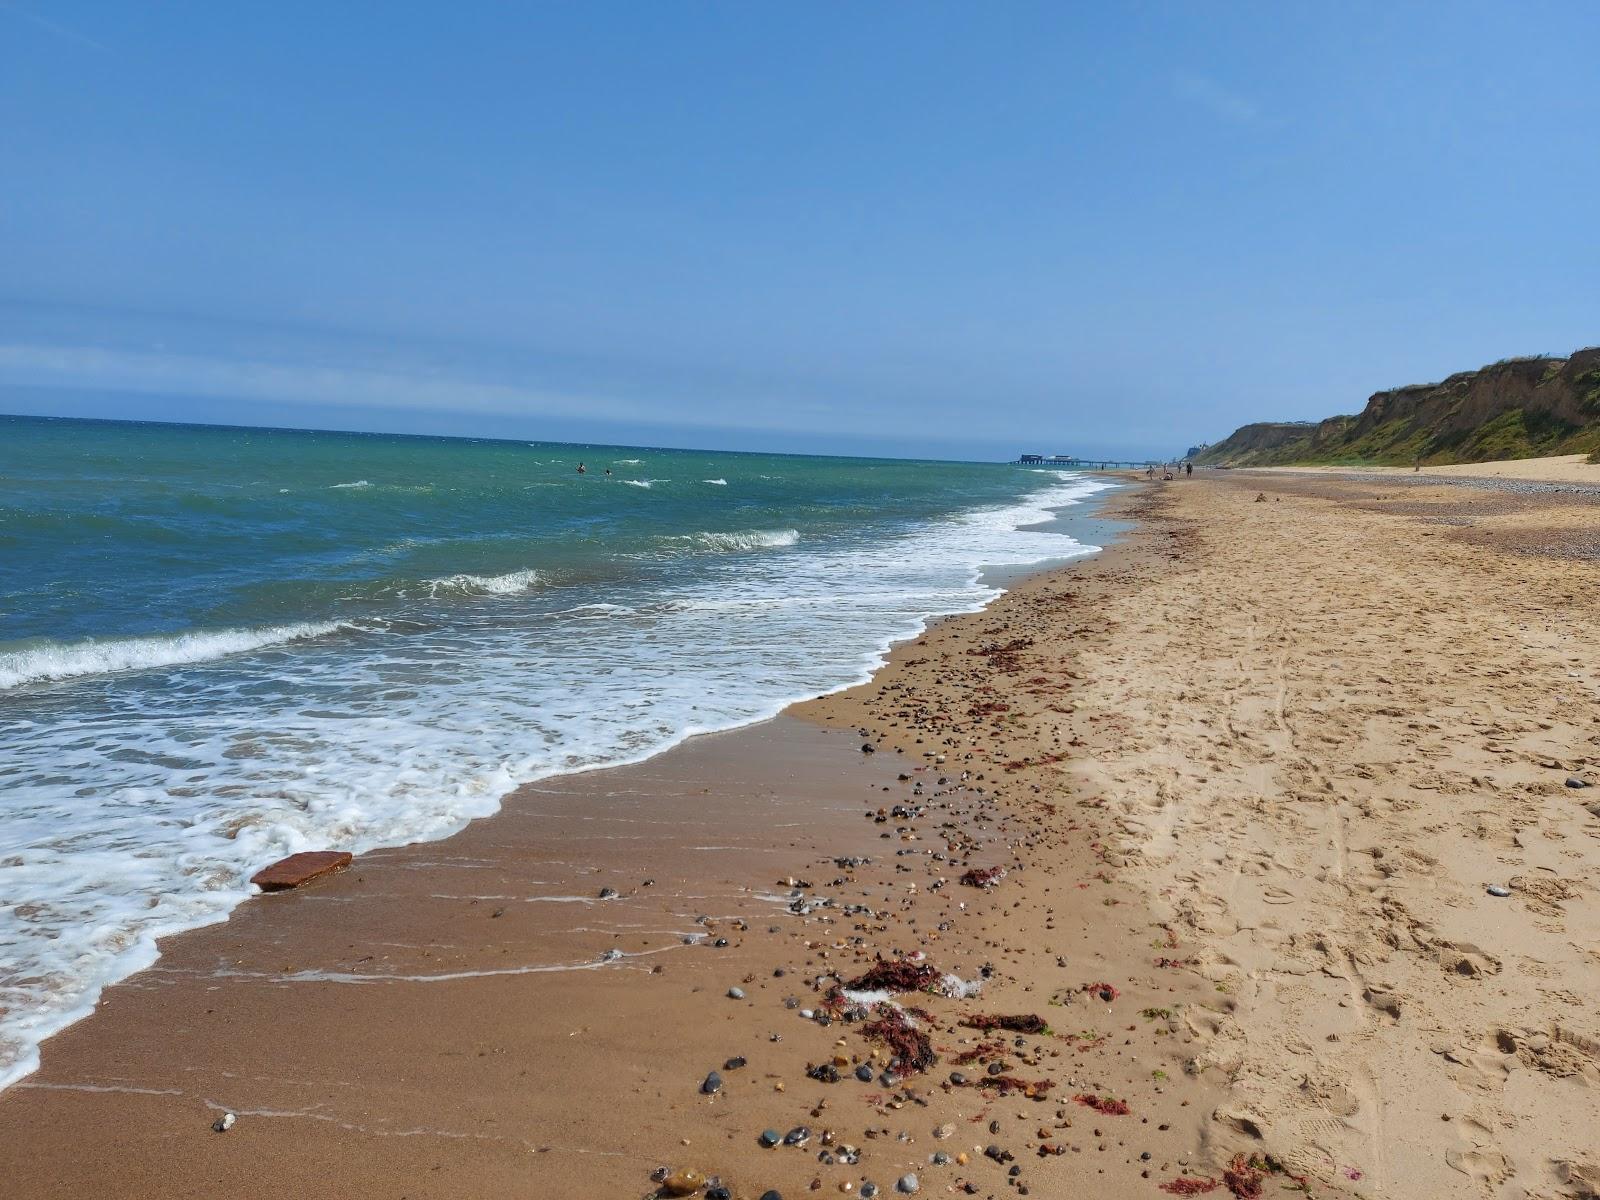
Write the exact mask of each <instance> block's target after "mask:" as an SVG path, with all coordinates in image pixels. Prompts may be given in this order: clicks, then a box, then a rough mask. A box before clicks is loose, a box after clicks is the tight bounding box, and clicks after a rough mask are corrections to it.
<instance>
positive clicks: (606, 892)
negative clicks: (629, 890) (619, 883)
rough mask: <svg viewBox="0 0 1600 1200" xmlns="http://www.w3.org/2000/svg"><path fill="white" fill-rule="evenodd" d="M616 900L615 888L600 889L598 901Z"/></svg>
mask: <svg viewBox="0 0 1600 1200" xmlns="http://www.w3.org/2000/svg"><path fill="white" fill-rule="evenodd" d="M616 898H617V889H616V888H613V887H603V888H601V889H600V899H602V900H615V899H616Z"/></svg>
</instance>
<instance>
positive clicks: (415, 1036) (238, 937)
mask: <svg viewBox="0 0 1600 1200" xmlns="http://www.w3.org/2000/svg"><path fill="white" fill-rule="evenodd" d="M1108 511H1109V512H1110V513H1111V514H1112V515H1118V516H1122V517H1126V518H1128V519H1131V520H1132V521H1134V522H1135V525H1134V528H1133V530H1132V532H1131V533H1130V534H1129V535H1128V536H1127V538H1126V539H1125V540H1124V541H1123V542H1122V543H1120V544H1119V545H1117V546H1115V547H1114V548H1112V549H1111V550H1109V551H1108V552H1107V553H1105V554H1103V555H1100V556H1098V557H1096V558H1094V559H1092V560H1088V561H1085V562H1081V563H1078V564H1075V565H1072V566H1069V567H1066V568H1062V569H1060V570H1055V571H1050V572H1045V573H1043V574H1039V575H1036V576H1033V577H1031V578H1029V579H1027V580H1026V581H1024V582H1022V583H1020V584H1019V585H1018V586H1016V587H1015V588H1014V589H1013V590H1012V591H1010V592H1009V593H1007V595H1005V596H1004V597H1002V598H1001V599H1000V600H998V601H997V602H995V603H994V604H993V605H992V606H991V607H990V608H989V609H988V610H986V611H985V612H982V613H978V614H974V615H971V616H964V617H957V618H952V619H949V620H946V621H943V622H941V623H939V624H938V625H936V626H935V627H933V628H932V629H931V630H930V631H929V632H928V634H927V635H926V636H925V637H923V638H921V639H918V640H916V641H915V642H910V643H906V644H903V645H902V646H900V647H899V648H898V649H897V650H896V651H895V653H894V655H893V657H892V659H891V661H890V663H889V664H888V665H887V666H886V667H885V668H884V669H883V670H881V671H880V672H879V673H878V674H877V676H876V677H875V678H874V679H873V681H872V682H871V683H870V684H867V685H865V686H863V687H860V688H857V689H855V690H853V691H851V692H846V693H841V694H839V695H836V696H832V697H828V698H825V699H823V700H821V701H816V702H812V703H809V704H806V705H801V706H799V707H798V708H796V709H792V710H791V711H790V713H789V714H787V715H785V716H784V717H781V718H779V719H778V720H776V721H772V722H768V723H766V724H763V725H759V726H754V727H751V728H748V729H745V730H741V731H737V732H734V733H729V734H722V735H715V736H711V737H705V738H699V739H695V740H693V741H691V742H689V743H687V744H685V745H683V746H681V747H679V748H677V749H675V750H673V751H670V752H668V753H667V754H664V755H661V756H659V757H657V758H655V759H652V760H650V761H648V762H646V763H643V764H640V765H638V766H632V767H622V768H615V769H612V770H608V771H597V772H593V773H590V774H586V775H580V776H572V777H566V778H562V779H557V780H552V781H547V782H546V783H545V784H541V785H538V786H535V787H529V788H524V789H522V790H521V791H519V792H518V793H516V794H515V795H514V796H512V797H511V798H510V799H509V800H508V801H507V803H506V805H505V807H504V809H503V811H502V812H501V813H500V814H499V815H497V816H495V817H492V818H489V819H486V820H482V821H479V822H476V823H475V824H473V825H472V826H470V827H469V828H468V829H467V830H466V831H465V832H463V833H461V834H459V835H457V836H456V837H454V838H451V839H449V840H447V841H443V842H438V843H432V844H422V845H416V846H411V847H405V848H400V849H395V850H388V851H382V852H377V853H373V854H368V855H364V856H361V857H360V858H359V859H358V860H357V861H356V863H355V864H354V865H353V866H352V867H351V868H349V869H348V870H346V871H344V872H342V873H341V874H338V875H336V876H333V877H331V878H329V879H327V880H324V881H321V882H319V883H317V884H315V885H313V886H311V887H308V888H307V889H305V890H303V891H300V892H290V893H285V894H282V895H277V896H269V897H262V898H259V899H257V900H254V901H251V902H250V903H249V904H247V905H246V906H245V907H244V908H242V909H241V910H239V911H238V912H237V913H236V914H235V915H234V916H233V918H232V919H231V920H230V921H228V922H227V923H226V924H223V925H218V926H213V927H211V928H207V929H203V930H199V931H195V932H192V933H189V934H185V935H182V936H179V937H176V938H173V939H170V940H169V941H168V942H167V943H165V944H164V946H163V957H162V959H161V961H160V962H159V963H158V964H157V966H156V967H155V968H154V969H152V970H149V971H146V972H144V973H142V974H140V975H137V976H135V977H133V978H132V979H130V980H128V981H127V982H126V983H124V984H121V985H118V986H116V987H114V988H112V989H110V990H109V991H108V992H107V993H106V995H105V997H104V1000H103V1002H102V1005H101V1007H100V1008H99V1009H98V1010H97V1012H96V1013H95V1014H94V1015H93V1016H92V1017H90V1018H88V1019H86V1020H84V1021H82V1022H80V1023H79V1024H77V1025H75V1026H73V1027H72V1028H70V1029H69V1030H67V1031H66V1032H65V1033H62V1034H60V1035H58V1036H57V1037H55V1038H53V1039H52V1040H50V1041H49V1042H47V1043H46V1045H45V1047H44V1053H43V1067H42V1069H41V1070H40V1071H39V1072H38V1073H37V1074H35V1075H34V1076H32V1077H30V1078H29V1079H28V1080H26V1081H24V1082H23V1083H22V1084H20V1085H18V1086H16V1087H14V1088H12V1089H10V1090H8V1091H7V1092H6V1093H4V1094H0V1178H4V1179H5V1180H6V1181H7V1189H6V1194H7V1195H8V1196H17V1197H45V1196H54V1197H66V1196H85V1195H91V1194H96V1195H99V1194H112V1195H140V1196H202V1195H204V1196H215V1195H244V1194H252V1193H254V1192H257V1191H260V1190H262V1188H263V1187H269V1188H271V1189H272V1190H274V1191H280V1190H281V1191H296V1192H300V1191H313V1190H314V1191H316V1192H321V1193H330V1192H331V1193H333V1194H337V1195H341V1196H359V1197H367V1196H371V1197H379V1196H382V1197H396V1196H429V1197H434V1196H442V1197H455V1196H461V1197H466V1196H475V1197H482V1196H501V1195H506V1196H509V1195H515V1194H522V1193H524V1192H526V1191H527V1190H528V1189H529V1188H531V1187H539V1188H540V1189H546V1188H550V1187H552V1186H553V1187H556V1188H560V1189H562V1190H567V1191H571V1190H573V1189H582V1191H583V1192H584V1193H585V1194H604V1195H634V1196H645V1195H651V1194H654V1193H655V1191H656V1190H657V1188H658V1186H659V1187H661V1188H663V1189H666V1190H667V1191H670V1190H671V1189H672V1188H673V1187H675V1186H676V1185H678V1184H679V1183H681V1184H682V1185H683V1186H684V1187H685V1188H688V1187H690V1186H691V1185H698V1184H699V1181H700V1180H702V1179H707V1178H709V1179H712V1180H714V1181H715V1182H714V1183H713V1184H712V1186H723V1187H726V1188H727V1189H728V1191H729V1193H730V1194H731V1195H733V1196H735V1197H741V1198H742V1197H748V1198H749V1200H755V1198H756V1197H759V1196H762V1195H763V1194H764V1193H765V1192H766V1191H767V1190H768V1189H775V1190H777V1191H778V1192H779V1193H780V1194H781V1195H782V1196H784V1197H788V1198H789V1200H793V1198H794V1197H796V1196H800V1195H803V1194H809V1193H810V1192H811V1191H814V1190H815V1191H825V1192H827V1193H831V1194H835V1195H838V1194H846V1195H855V1194H867V1193H868V1191H869V1189H868V1188H867V1187H865V1185H866V1184H872V1185H875V1187H876V1189H877V1191H878V1193H879V1194H880V1195H888V1194H891V1193H893V1192H894V1191H895V1189H896V1187H897V1183H901V1184H903V1186H904V1187H905V1188H908V1189H914V1190H916V1191H919V1192H925V1193H928V1194H938V1195H947V1194H969V1195H979V1196H1004V1195H1012V1194H1032V1195H1040V1196H1067V1195H1079V1194H1089V1193H1092V1194H1097V1195H1111V1196H1151V1197H1155V1196H1160V1195H1162V1194H1199V1193H1203V1192H1206V1191H1214V1192H1216V1193H1217V1194H1220V1195H1227V1194H1229V1193H1230V1192H1231V1193H1232V1194H1235V1195H1245V1196H1249V1195H1257V1194H1261V1195H1273V1194H1287V1193H1288V1192H1289V1191H1291V1190H1295V1189H1301V1188H1309V1189H1310V1190H1311V1191H1313V1192H1314V1193H1315V1194H1317V1195H1322V1196H1330V1195H1363V1196H1393V1197H1435V1196H1437V1197H1444V1196H1462V1195H1481V1196H1486V1197H1488V1196H1493V1197H1506V1198H1508V1200H1509V1198H1510V1197H1533V1196H1537V1197H1582V1196H1593V1195H1595V1194H1596V1189H1597V1188H1600V1157H1597V1156H1596V1152H1595V1150H1594V1146H1595V1145H1596V1141H1597V1139H1596V1136H1595V1131H1596V1130H1600V1086H1597V1085H1600V1015H1597V1010H1596V1007H1595V1002H1594V997H1595V995H1596V994H1600V948H1597V945H1596V941H1595V935H1594V931H1595V930H1596V929H1597V928H1600V904H1597V893H1596V886H1595V883H1594V880H1595V879H1596V878H1597V874H1596V867H1597V864H1600V787H1596V786H1593V785H1596V784H1600V704H1597V700H1600V654H1597V652H1596V651H1597V646H1596V642H1597V640H1600V612H1597V611H1596V610H1597V608H1600V588H1597V587H1596V584H1597V583H1600V567H1597V566H1596V556H1595V546H1596V543H1597V542H1600V499H1597V498H1596V497H1595V496H1593V495H1590V494H1585V493H1573V492H1567V493H1543V492H1538V491H1533V492H1518V493H1508V492H1502V491H1486V490H1475V489H1468V488H1463V487H1459V486H1450V485H1445V484H1439V485H1437V486H1432V485H1413V486H1407V487H1404V488H1399V487H1395V488H1392V489H1386V488H1385V486H1384V485H1383V484H1382V483H1381V482H1374V481H1364V480H1356V481H1351V480H1344V479H1338V478H1328V477H1319V476H1316V475H1305V474H1298V475H1297V474H1290V473H1279V472H1260V473H1257V472H1249V473H1247V472H1230V473H1226V474H1218V473H1211V472H1203V473H1201V474H1199V475H1196V476H1195V477H1194V478H1193V479H1192V480H1184V481H1178V482H1174V483H1171V484H1166V485H1160V484H1156V485H1148V486H1139V487H1133V488H1130V489H1128V490H1126V491H1124V492H1122V493H1119V495H1118V496H1117V498H1116V499H1115V500H1113V501H1112V502H1111V504H1110V505H1109V506H1108ZM1584 783H1587V784H1589V785H1591V786H1588V787H1580V786H1571V785H1573V784H1584ZM995 868H1003V871H995V870H994V869H995ZM963 877H965V879H966V882H963ZM1491 886H1492V887H1493V888H1494V890H1495V892H1496V893H1504V894H1503V895H1502V894H1491V892H1490V890H1489V889H1490V888H1491ZM613 892H614V893H615V894H614V895H613V894H612V893H613ZM874 970H876V974H877V978H872V975H873V973H874ZM863 977H865V978H863ZM885 982H888V983H891V984H895V985H897V986H898V985H903V986H907V987H908V988H910V989H911V990H908V991H906V992H904V993H899V994H897V996H896V999H897V1000H898V1002H899V1003H900V1004H901V1005H903V1006H904V1008H903V1010H901V1011H900V1015H896V1014H895V1012H894V1010H886V1009H883V1008H877V1009H874V1010H872V1011H870V1012H867V1011H863V1006H864V1005H865V1006H870V1005H871V1004H872V1002H873V1001H874V1000H875V999H876V997H875V996H872V995H867V996H862V995H861V994H860V993H861V992H873V991H874V990H876V989H877V987H878V985H880V984H882V983H885ZM840 984H844V985H846V986H847V987H850V988H851V991H849V992H847V993H840V992H839V991H837V990H836V989H837V986H838V985H840ZM858 1017H861V1018H864V1019H856V1018H858ZM995 1017H1005V1018H1018V1019H1015V1020H1010V1021H1008V1022H1007V1023H1006V1024H1009V1025H1010V1026H1012V1027H1013V1028H1011V1029H1006V1028H1004V1026H1002V1027H1001V1028H1000V1029H994V1028H989V1029H985V1028H982V1026H984V1025H986V1024H991V1025H992V1024H993V1022H990V1021H986V1018H995ZM924 1038H925V1039H926V1040H925V1041H924V1040H923V1039H924ZM929 1052H931V1054H932V1055H933V1056H936V1061H928V1058H927V1055H928V1053H929ZM897 1056H898V1057H897ZM913 1058H920V1059H921V1060H922V1063H923V1064H925V1069H921V1070H919V1069H917V1066H918V1065H919V1064H917V1063H914V1062H910V1061H907V1060H908V1059H913ZM713 1072H715V1073H716V1076H717V1078H715V1079H711V1078H709V1077H710V1076H711V1074H712V1073H713ZM858 1072H859V1075H860V1077H858ZM225 1113H233V1114H235V1116H236V1122H235V1123H234V1124H233V1126H232V1127H231V1128H230V1129H229V1130H228V1131H227V1132H226V1133H216V1132H213V1129H212V1124H213V1122H215V1121H217V1120H218V1119H219V1118H220V1117H222V1116H223V1114H225ZM766 1131H771V1133H772V1134H774V1135H776V1136H777V1138H778V1140H779V1141H780V1143H782V1142H785V1141H787V1142H789V1143H792V1144H780V1145H778V1146H776V1147H767V1146H764V1145H763V1144H762V1141H763V1133H764V1132H766ZM786 1135H787V1136H786ZM769 1140H770V1139H769ZM663 1169H665V1171H666V1174H665V1175H663V1173H662V1172H663ZM686 1171H692V1172H696V1173H698V1174H697V1176H696V1177H692V1178H690V1177H685V1176H683V1175H682V1174H681V1173H682V1172H686ZM908 1177H913V1178H908ZM663 1181H664V1182H663ZM1163 1189H1165V1190H1163Z"/></svg>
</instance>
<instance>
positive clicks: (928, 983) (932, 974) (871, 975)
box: [844, 958, 939, 992]
mask: <svg viewBox="0 0 1600 1200" xmlns="http://www.w3.org/2000/svg"><path fill="white" fill-rule="evenodd" d="M938 982H939V968H937V967H935V966H933V965H932V964H930V963H914V962H908V961H906V960H905V959H903V958H902V959H899V960H897V961H895V962H884V961H883V960H882V959H879V960H878V961H877V962H875V963H873V964H872V966H870V967H868V968H867V970H866V972H865V973H864V974H861V975H858V976H856V977H855V978H854V979H852V980H850V981H849V982H848V983H846V984H845V985H844V986H845V989H846V990H847V991H852V992H876V991H886V992H920V991H922V990H923V989H925V988H930V987H932V986H933V985H934V984H936V983H938Z"/></svg>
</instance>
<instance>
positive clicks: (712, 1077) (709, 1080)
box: [700, 1071, 722, 1096]
mask: <svg viewBox="0 0 1600 1200" xmlns="http://www.w3.org/2000/svg"><path fill="white" fill-rule="evenodd" d="M700 1090H701V1091H702V1092H704V1093H705V1094H706V1095H708V1096H715V1095H716V1094H717V1093H718V1092H720V1091H721V1090H722V1076H721V1075H718V1074H717V1073H716V1072H715V1071H713V1072H711V1074H709V1075H707V1076H706V1081H705V1082H704V1083H702V1084H701V1085H700Z"/></svg>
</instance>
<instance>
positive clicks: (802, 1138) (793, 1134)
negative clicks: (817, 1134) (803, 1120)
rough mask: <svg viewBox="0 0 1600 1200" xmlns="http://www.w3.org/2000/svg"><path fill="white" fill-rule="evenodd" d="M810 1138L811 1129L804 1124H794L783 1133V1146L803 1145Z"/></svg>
mask: <svg viewBox="0 0 1600 1200" xmlns="http://www.w3.org/2000/svg"><path fill="white" fill-rule="evenodd" d="M810 1140H811V1130H810V1129H809V1128H807V1127H806V1126H804V1125H796V1126H795V1127H794V1128H793V1129H791V1130H789V1132H788V1133H786V1134H784V1135H783V1144H784V1145H785V1146H804V1145H805V1144H806V1143H807V1142H809V1141H810Z"/></svg>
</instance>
